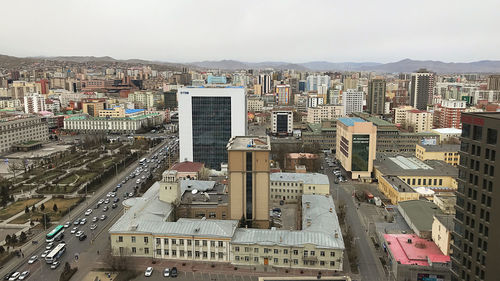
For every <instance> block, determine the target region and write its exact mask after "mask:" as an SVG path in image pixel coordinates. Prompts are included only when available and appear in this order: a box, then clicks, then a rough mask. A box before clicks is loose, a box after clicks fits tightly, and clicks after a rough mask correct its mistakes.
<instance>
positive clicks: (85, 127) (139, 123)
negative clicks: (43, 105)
mask: <svg viewBox="0 0 500 281" xmlns="http://www.w3.org/2000/svg"><path fill="white" fill-rule="evenodd" d="M162 122H163V120H162V117H161V115H159V114H148V115H143V116H137V117H131V118H128V117H125V118H99V117H97V118H89V117H88V116H74V117H70V118H67V119H64V129H65V130H69V131H81V132H88V133H92V132H116V133H133V132H136V131H138V130H139V129H141V128H142V127H147V126H156V125H160V124H162Z"/></svg>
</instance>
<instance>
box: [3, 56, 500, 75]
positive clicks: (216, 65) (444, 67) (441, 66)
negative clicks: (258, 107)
mask: <svg viewBox="0 0 500 281" xmlns="http://www.w3.org/2000/svg"><path fill="white" fill-rule="evenodd" d="M42 62H55V63H57V62H68V63H76V64H82V63H94V64H96V65H106V64H108V63H114V64H115V63H119V64H126V65H157V66H158V69H160V70H180V69H181V68H182V67H188V68H194V69H201V70H203V69H205V70H208V69H222V70H229V71H234V70H246V69H268V68H269V69H276V70H278V69H294V70H297V71H374V72H379V73H398V72H406V73H408V72H414V71H416V70H418V69H420V68H427V69H428V70H430V71H434V72H437V73H500V61H492V60H483V61H476V62H468V63H463V62H458V63H454V62H441V61H430V60H429V61H420V60H411V59H404V60H401V61H397V62H391V63H377V62H339V63H334V62H328V61H312V62H305V63H289V62H282V61H266V62H242V61H237V60H220V61H200V62H193V63H185V64H181V63H169V62H162V61H148V60H142V59H127V60H117V59H115V58H112V57H109V56H104V57H94V56H59V57H27V58H19V57H13V56H6V55H0V68H4V69H19V68H22V67H25V66H29V65H32V64H36V63H42Z"/></svg>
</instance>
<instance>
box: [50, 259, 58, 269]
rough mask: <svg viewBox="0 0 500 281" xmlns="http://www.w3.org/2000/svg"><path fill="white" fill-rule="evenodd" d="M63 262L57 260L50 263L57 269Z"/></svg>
mask: <svg viewBox="0 0 500 281" xmlns="http://www.w3.org/2000/svg"><path fill="white" fill-rule="evenodd" d="M60 264H61V262H60V261H55V262H53V263H52V264H51V265H50V268H51V269H56V268H57V267H58V266H59V265H60Z"/></svg>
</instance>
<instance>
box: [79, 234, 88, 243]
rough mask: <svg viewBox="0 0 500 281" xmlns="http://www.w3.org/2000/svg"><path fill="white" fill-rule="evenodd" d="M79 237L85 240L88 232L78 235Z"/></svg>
mask: <svg viewBox="0 0 500 281" xmlns="http://www.w3.org/2000/svg"><path fill="white" fill-rule="evenodd" d="M78 239H80V241H83V240H85V239H87V234H85V233H84V234H82V236H80V237H78Z"/></svg>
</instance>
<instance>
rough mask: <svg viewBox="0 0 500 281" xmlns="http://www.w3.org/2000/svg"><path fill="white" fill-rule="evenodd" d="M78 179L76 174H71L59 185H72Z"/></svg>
mask: <svg viewBox="0 0 500 281" xmlns="http://www.w3.org/2000/svg"><path fill="white" fill-rule="evenodd" d="M78 178H79V177H78V175H76V174H69V175H67V176H66V177H64V178H62V179H61V180H60V181H59V182H58V183H59V184H70V183H74V182H75V181H76V180H77V179H78Z"/></svg>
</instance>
